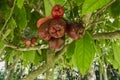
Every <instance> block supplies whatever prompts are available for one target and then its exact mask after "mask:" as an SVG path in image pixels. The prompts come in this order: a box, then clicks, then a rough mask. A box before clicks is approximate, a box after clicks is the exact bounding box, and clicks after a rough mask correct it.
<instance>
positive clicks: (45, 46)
mask: <svg viewBox="0 0 120 80" xmlns="http://www.w3.org/2000/svg"><path fill="white" fill-rule="evenodd" d="M5 46H6V47H9V48H12V49H15V50H17V51H31V50H40V49H47V48H48V45H41V46H35V47H30V48H19V47H17V46H14V45H10V44H5Z"/></svg>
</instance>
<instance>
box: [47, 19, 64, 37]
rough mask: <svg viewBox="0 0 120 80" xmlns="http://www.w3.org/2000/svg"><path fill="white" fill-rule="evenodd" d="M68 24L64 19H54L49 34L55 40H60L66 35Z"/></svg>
mask: <svg viewBox="0 0 120 80" xmlns="http://www.w3.org/2000/svg"><path fill="white" fill-rule="evenodd" d="M65 31H66V22H65V21H64V20H63V19H52V20H51V21H50V25H49V34H50V35H51V36H52V37H54V38H60V37H63V36H64V35H65Z"/></svg>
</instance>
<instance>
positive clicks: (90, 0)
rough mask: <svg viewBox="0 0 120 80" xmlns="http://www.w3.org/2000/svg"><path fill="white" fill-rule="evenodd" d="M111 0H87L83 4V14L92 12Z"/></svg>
mask: <svg viewBox="0 0 120 80" xmlns="http://www.w3.org/2000/svg"><path fill="white" fill-rule="evenodd" d="M110 1H111V0H85V1H84V3H83V6H82V15H85V14H88V13H91V12H93V11H95V10H97V9H99V8H101V7H103V6H104V5H106V4H107V3H108V2H110Z"/></svg>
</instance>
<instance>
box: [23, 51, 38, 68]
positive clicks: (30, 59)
mask: <svg viewBox="0 0 120 80" xmlns="http://www.w3.org/2000/svg"><path fill="white" fill-rule="evenodd" d="M35 53H36V52H35V51H25V52H23V55H22V59H23V63H24V66H26V65H27V64H29V63H34V59H35Z"/></svg>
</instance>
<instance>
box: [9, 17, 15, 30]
mask: <svg viewBox="0 0 120 80" xmlns="http://www.w3.org/2000/svg"><path fill="white" fill-rule="evenodd" d="M15 27H16V22H15V20H14V19H13V18H11V19H10V21H9V23H8V25H7V28H9V29H14V28H15Z"/></svg>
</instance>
